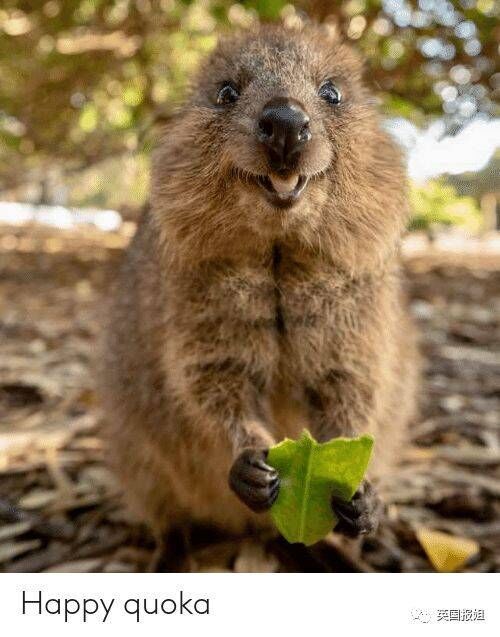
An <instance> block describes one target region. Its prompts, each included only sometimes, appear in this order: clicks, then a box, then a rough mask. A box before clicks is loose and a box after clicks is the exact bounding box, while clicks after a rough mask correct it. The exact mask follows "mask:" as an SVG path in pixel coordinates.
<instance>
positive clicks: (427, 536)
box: [417, 527, 479, 573]
mask: <svg viewBox="0 0 500 637" xmlns="http://www.w3.org/2000/svg"><path fill="white" fill-rule="evenodd" d="M417 538H418V541H419V542H420V544H421V545H422V547H423V549H424V551H425V552H426V553H427V557H428V558H429V560H430V561H431V563H432V565H433V566H434V568H435V569H436V571H439V572H440V573H452V572H454V571H457V570H458V569H460V568H461V567H462V566H464V564H465V563H466V562H467V561H468V560H469V559H470V558H471V557H472V556H473V555H476V553H478V551H479V544H478V543H477V542H475V541H474V540H469V539H468V538H465V537H458V536H456V535H449V534H448V533H441V532H440V531H434V530H433V529H427V528H425V527H421V528H419V529H418V530H417Z"/></svg>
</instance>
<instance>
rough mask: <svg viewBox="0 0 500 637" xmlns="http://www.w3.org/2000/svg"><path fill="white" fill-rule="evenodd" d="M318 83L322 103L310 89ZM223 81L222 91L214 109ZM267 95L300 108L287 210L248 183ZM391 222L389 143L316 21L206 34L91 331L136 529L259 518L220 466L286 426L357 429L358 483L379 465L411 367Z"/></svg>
mask: <svg viewBox="0 0 500 637" xmlns="http://www.w3.org/2000/svg"><path fill="white" fill-rule="evenodd" d="M330 77H331V78H335V81H336V82H337V83H338V85H339V86H340V88H341V90H342V94H343V103H342V104H341V105H340V106H339V107H338V108H336V109H334V110H332V107H331V105H329V104H326V103H324V102H323V101H322V100H321V99H320V98H319V97H318V95H317V89H318V86H319V84H320V83H321V82H322V81H323V80H324V79H325V78H330ZM228 79H231V80H233V81H235V82H237V83H238V85H239V86H240V87H241V97H240V99H239V101H238V102H237V103H236V104H235V105H234V106H232V107H231V108H230V109H226V110H221V109H220V108H216V107H215V106H214V99H215V95H216V93H217V89H218V87H219V86H220V83H221V82H223V81H225V80H228ZM275 95H285V96H290V97H293V98H294V99H296V100H299V101H300V102H301V103H302V104H303V105H304V106H305V108H306V109H307V111H308V113H309V115H310V117H311V130H312V134H313V138H312V141H311V143H310V145H309V147H308V149H307V151H306V152H305V154H304V156H303V157H302V158H301V165H300V168H301V170H300V172H301V173H303V174H306V175H310V176H311V180H310V182H309V184H308V186H307V190H306V191H305V193H304V195H303V196H302V198H301V199H300V201H299V202H298V203H297V204H296V205H295V206H294V207H292V208H290V209H287V210H279V209H275V208H273V207H272V206H271V204H270V203H268V201H267V200H266V199H265V198H264V197H263V196H262V193H261V192H260V191H259V189H258V188H257V187H256V186H255V185H254V184H253V183H251V175H252V174H266V173H267V172H268V168H267V165H266V163H265V158H264V155H263V153H262V151H261V149H260V148H259V145H258V143H257V141H256V140H255V136H254V134H253V130H254V126H255V120H256V118H257V115H258V113H259V112H260V109H261V108H262V106H263V104H264V103H265V102H266V101H267V100H269V99H270V98H272V97H273V96H275ZM406 217H407V203H406V196H405V176H404V173H403V169H402V165H401V159H400V156H399V152H398V151H397V149H396V148H395V146H394V144H393V143H392V142H391V141H390V140H389V138H388V137H387V135H386V134H385V133H384V132H382V131H381V129H380V126H379V121H378V117H377V115H376V112H375V110H374V107H373V100H372V98H371V97H370V95H369V93H368V92H367V90H366V89H365V88H364V86H363V84H362V80H361V64H360V61H359V60H358V58H357V56H356V55H355V54H354V53H353V52H352V51H351V49H350V48H348V47H347V46H346V45H344V44H343V43H341V42H340V41H338V39H337V38H336V36H330V35H328V33H327V32H326V31H323V30H322V28H321V27H317V26H307V27H305V28H303V29H302V30H301V31H300V32H298V31H293V32H292V31H287V30H286V29H284V28H282V27H265V28H261V29H260V30H259V31H258V32H256V33H250V34H243V35H240V36H236V37H232V38H230V39H228V40H225V41H223V42H222V43H221V44H220V45H219V47H218V48H217V50H216V51H215V53H214V54H213V55H212V56H211V57H210V59H209V60H208V61H207V63H206V65H205V66H204V67H203V69H202V70H201V72H200V74H199V76H198V79H197V81H196V82H194V84H193V90H192V93H191V95H190V97H189V99H188V101H187V103H186V104H185V106H184V107H183V109H182V110H181V111H180V112H179V113H178V115H177V116H176V117H175V118H174V120H173V121H172V123H171V124H170V125H169V127H168V130H166V132H165V135H164V137H163V139H162V141H161V144H160V145H159V149H158V151H157V152H156V155H155V157H154V161H153V185H152V210H151V212H149V213H148V214H146V216H145V217H144V218H143V219H142V221H141V223H140V225H139V229H138V232H137V235H136V237H135V238H134V240H133V242H132V245H131V246H130V248H129V250H128V253H127V255H126V259H125V262H124V264H123V267H122V269H121V273H120V275H119V277H118V279H117V281H116V284H115V287H114V290H113V292H112V295H111V298H112V302H111V305H110V308H109V310H108V317H107V318H108V320H107V328H106V330H105V348H104V357H103V358H104V363H105V366H104V367H105V374H104V382H103V395H104V398H105V404H106V407H107V434H108V437H109V440H110V449H111V456H112V462H113V466H114V468H115V471H116V472H117V474H118V476H119V478H120V480H121V482H122V484H123V487H124V490H125V493H126V495H127V497H128V499H129V501H130V503H131V504H132V505H133V507H134V508H135V510H136V511H137V512H138V513H139V515H140V516H142V517H143V518H144V519H145V520H146V521H147V522H148V523H149V524H151V525H152V526H153V528H154V529H155V530H156V531H158V532H161V531H163V530H165V529H166V528H167V527H168V526H169V525H171V524H172V523H176V522H179V521H182V520H186V519H189V520H196V521H203V522H211V523H215V524H217V525H220V526H222V527H224V528H227V529H228V530H232V531H239V530H242V529H243V528H244V527H246V526H247V525H248V524H257V525H259V524H266V523H267V516H266V515H261V516H257V515H255V514H253V513H252V512H251V511H250V510H249V509H247V508H246V507H245V506H244V505H243V504H242V503H241V502H240V501H239V500H238V499H237V498H236V496H235V495H234V494H233V493H232V492H231V491H230V490H229V487H228V485H227V476H228V472H229V469H230V466H231V463H232V462H233V459H234V458H235V456H236V455H237V454H238V453H239V452H240V451H241V449H243V448H244V447H248V446H257V447H267V446H269V445H271V444H273V443H275V442H276V441H279V440H281V439H282V438H283V437H285V436H289V437H296V436H297V434H298V433H299V432H300V430H301V428H302V427H303V426H307V427H309V428H310V430H311V431H312V433H313V434H314V435H315V436H316V437H317V438H318V439H321V440H326V439H329V438H331V437H333V436H338V435H353V434H357V433H359V432H372V433H373V434H374V435H375V437H376V452H375V459H374V462H373V464H372V468H371V472H372V475H373V476H375V477H376V476H377V475H378V474H380V472H381V471H383V470H385V469H384V468H385V467H387V466H388V464H389V463H390V462H391V461H392V460H393V459H394V455H395V454H396V453H397V452H398V449H399V445H400V442H401V439H402V437H403V434H404V430H405V427H406V424H407V422H408V420H409V419H410V418H411V416H412V414H413V411H414V403H415V400H414V397H415V387H416V376H417V374H416V364H415V363H416V353H415V347H414V341H413V332H412V327H411V325H410V323H409V320H408V318H407V315H406V311H405V309H404V303H403V302H402V300H401V290H400V287H401V286H400V276H399V264H398V245H399V240H400V236H401V233H402V231H403V228H404V225H405V222H406Z"/></svg>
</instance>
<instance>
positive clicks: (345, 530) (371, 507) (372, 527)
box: [332, 480, 382, 537]
mask: <svg viewBox="0 0 500 637" xmlns="http://www.w3.org/2000/svg"><path fill="white" fill-rule="evenodd" d="M332 509H333V512H334V513H335V515H336V516H337V518H338V520H339V521H338V524H337V526H336V527H335V529H334V531H335V532H336V533H342V534H343V535H346V536H347V537H358V536H359V535H367V534H369V533H374V532H375V531H376V530H377V527H378V523H379V517H380V513H381V510H382V503H381V501H380V500H379V497H378V496H377V493H376V491H375V489H374V488H373V486H372V485H371V483H370V482H368V481H367V480H363V482H362V483H361V486H360V487H359V489H358V490H357V491H356V493H355V494H354V496H353V498H352V500H351V501H350V502H345V501H343V500H340V499H339V498H335V497H334V498H332Z"/></svg>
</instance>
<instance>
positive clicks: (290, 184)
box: [255, 174, 309, 208]
mask: <svg viewBox="0 0 500 637" xmlns="http://www.w3.org/2000/svg"><path fill="white" fill-rule="evenodd" d="M308 181H309V178H308V177H306V176H305V175H298V174H292V175H290V176H288V177H280V176H278V175H273V174H269V175H256V176H255V182H256V183H257V185H258V186H259V187H260V188H261V189H262V190H263V191H264V193H265V195H266V197H267V199H268V200H269V201H271V203H272V204H274V205H275V206H277V207H278V208H289V207H290V206H293V204H294V203H296V202H297V201H298V200H299V198H300V196H301V195H302V193H303V192H304V189H305V187H306V185H307V182H308Z"/></svg>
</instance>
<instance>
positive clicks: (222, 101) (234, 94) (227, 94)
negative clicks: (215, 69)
mask: <svg viewBox="0 0 500 637" xmlns="http://www.w3.org/2000/svg"><path fill="white" fill-rule="evenodd" d="M239 96H240V94H239V93H238V89H237V88H236V87H235V85H234V84H233V83H232V82H225V83H224V84H223V85H222V87H221V88H220V90H219V92H218V93H217V104H219V105H221V106H225V105H227V104H234V102H236V100H237V99H238V97H239Z"/></svg>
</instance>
